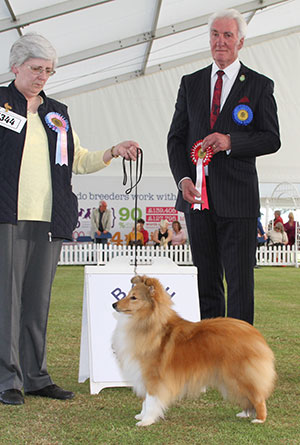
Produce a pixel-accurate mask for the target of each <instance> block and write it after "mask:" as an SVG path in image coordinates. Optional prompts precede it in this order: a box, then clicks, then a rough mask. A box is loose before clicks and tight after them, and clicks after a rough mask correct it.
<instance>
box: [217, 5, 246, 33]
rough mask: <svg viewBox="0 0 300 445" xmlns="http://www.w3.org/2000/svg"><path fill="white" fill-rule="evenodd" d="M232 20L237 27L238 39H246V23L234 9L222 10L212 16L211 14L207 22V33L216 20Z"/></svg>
mask: <svg viewBox="0 0 300 445" xmlns="http://www.w3.org/2000/svg"><path fill="white" fill-rule="evenodd" d="M223 18H227V19H234V20H235V21H236V23H237V25H238V33H239V39H242V38H243V37H246V34H247V26H248V25H247V22H246V20H245V19H244V17H243V16H242V14H241V13H240V12H239V11H237V10H236V9H223V10H221V11H217V12H215V13H214V14H212V15H211V16H210V18H209V20H208V29H209V32H210V31H211V27H212V24H213V22H214V21H215V20H216V19H223Z"/></svg>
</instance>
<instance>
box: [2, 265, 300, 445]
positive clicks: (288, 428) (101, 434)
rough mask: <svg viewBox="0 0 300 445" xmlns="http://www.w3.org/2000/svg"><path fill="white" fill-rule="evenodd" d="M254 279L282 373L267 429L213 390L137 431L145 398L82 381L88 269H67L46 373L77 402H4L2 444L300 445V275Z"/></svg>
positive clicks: (263, 273) (60, 279)
mask: <svg viewBox="0 0 300 445" xmlns="http://www.w3.org/2000/svg"><path fill="white" fill-rule="evenodd" d="M255 279H256V316H255V326H256V327H257V328H258V329H260V330H261V331H262V333H263V334H264V336H265V337H266V339H267V341H268V343H269V345H270V346H271V348H272V349H273V351H274V353H275V356H276V368H277V373H278V382H277V386H276V390H275V392H274V394H273V395H272V396H271V398H270V399H269V401H268V419H267V422H266V423H265V424H264V425H253V424H251V423H250V422H249V420H247V419H237V418H236V417H235V413H236V412H237V410H238V408H237V407H235V406H232V405H230V404H229V403H227V402H224V401H223V400H222V398H221V397H220V395H219V394H218V393H217V392H215V391H212V390H209V391H208V392H207V393H206V394H203V395H202V396H201V397H200V398H199V399H197V400H184V401H181V402H178V403H176V404H175V405H174V406H173V407H171V408H170V409H169V410H168V412H167V414H166V419H165V420H164V421H160V422H158V423H157V424H155V425H152V426H149V427H146V428H138V427H136V426H135V420H134V415H135V414H136V413H137V412H139V410H140V408H141V401H140V400H139V399H137V397H136V396H135V395H134V394H133V393H132V392H131V390H130V389H129V388H109V389H104V390H103V391H101V393H100V394H98V395H93V396H92V395H90V393H89V383H88V382H85V383H83V384H82V383H81V384H79V383H78V382H77V380H78V362H79V347H80V329H81V310H82V293H83V280H84V269H83V267H77V266H71V267H70V266H69V267H67V266H66V267H63V266H61V267H59V268H58V271H57V274H56V278H55V283H54V288H53V296H52V303H51V309H50V317H49V328H48V368H49V371H50V374H51V375H52V378H53V380H54V381H55V382H56V383H57V384H59V385H61V386H63V387H64V388H66V389H71V390H73V391H75V392H76V397H75V399H74V400H72V401H67V402H62V401H58V400H48V399H42V398H34V397H26V403H25V404H24V405H22V406H17V407H13V406H5V405H1V406H0V444H5V445H6V444H13V445H19V444H30V445H69V444H70V445H71V444H72V445H73V444H100V445H127V444H128V445H135V444H137V445H142V444H147V445H152V444H153V445H156V444H164V445H169V444H170V445H176V444H205V445H235V444H239V445H244V444H245V445H246V444H247V445H248V444H251V445H252V444H253V445H262V444H266V445H296V444H297V445H298V444H300V270H299V269H295V268H287V267H276V268H275V267H274V268H262V269H257V270H256V271H255Z"/></svg>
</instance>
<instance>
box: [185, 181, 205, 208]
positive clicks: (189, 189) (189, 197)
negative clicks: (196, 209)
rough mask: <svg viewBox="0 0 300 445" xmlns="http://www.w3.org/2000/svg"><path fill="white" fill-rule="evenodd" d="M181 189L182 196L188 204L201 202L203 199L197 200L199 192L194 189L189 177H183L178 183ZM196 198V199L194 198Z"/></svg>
mask: <svg viewBox="0 0 300 445" xmlns="http://www.w3.org/2000/svg"><path fill="white" fill-rule="evenodd" d="M180 185H181V189H182V196H183V199H185V200H186V201H187V202H189V203H190V204H202V203H203V201H201V200H199V198H200V197H201V195H200V193H199V192H198V190H197V189H196V187H195V186H194V184H193V181H192V180H191V179H188V178H186V179H183V180H182V181H181V183H180ZM196 198H198V199H196Z"/></svg>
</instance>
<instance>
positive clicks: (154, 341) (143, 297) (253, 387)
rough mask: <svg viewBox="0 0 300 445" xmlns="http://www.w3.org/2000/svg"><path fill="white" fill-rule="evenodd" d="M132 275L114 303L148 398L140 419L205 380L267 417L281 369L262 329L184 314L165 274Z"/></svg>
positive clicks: (117, 345)
mask: <svg viewBox="0 0 300 445" xmlns="http://www.w3.org/2000/svg"><path fill="white" fill-rule="evenodd" d="M131 282H132V283H133V284H134V286H133V288H132V289H131V290H130V292H129V293H128V295H127V296H126V297H125V298H123V299H122V300H119V301H118V302H116V303H114V304H113V307H114V309H116V310H117V311H118V312H120V313H122V314H120V315H121V316H120V318H119V320H118V324H117V327H116V330H115V332H114V336H113V348H114V350H115V352H116V354H117V357H118V360H119V362H120V365H121V368H122V370H123V373H124V376H125V377H126V380H128V382H130V383H132V385H133V388H134V391H135V392H136V394H137V395H138V396H141V397H143V399H144V401H143V407H142V411H141V413H140V414H138V415H136V416H135V417H136V419H138V420H139V422H138V423H137V425H141V426H146V425H151V424H152V423H154V422H155V421H156V420H158V419H159V418H160V417H163V414H164V411H165V410H166V409H167V408H168V406H169V405H170V404H171V403H172V402H173V401H175V400H176V399H178V398H181V397H183V396H185V395H187V396H197V395H198V394H199V393H200V392H201V391H203V389H204V388H206V387H214V388H216V389H218V390H219V391H220V392H221V394H222V395H223V397H224V398H226V399H229V400H231V401H233V402H236V403H237V404H239V405H240V406H241V407H242V409H243V411H242V412H241V413H239V414H237V416H238V417H251V416H252V415H253V416H254V417H255V418H254V420H252V422H254V423H263V422H264V421H265V420H266V417H267V409H266V399H267V398H268V397H269V396H270V394H271V392H272V390H273V388H274V383H275V380H276V372H275V368H274V355H273V352H272V351H271V349H270V348H269V346H268V345H267V343H266V341H265V340H264V338H263V337H262V335H261V334H260V333H259V332H258V330H257V329H255V328H254V327H253V326H251V325H250V324H248V323H246V322H244V321H240V320H236V319H233V318H215V319H209V320H203V321H200V322H197V323H194V322H190V321H187V320H184V319H183V318H181V317H179V315H178V314H177V313H176V312H175V311H174V310H173V309H172V308H171V305H172V302H171V298H170V296H169V295H168V294H167V292H166V291H165V290H164V288H163V286H162V285H161V283H160V282H159V280H157V279H155V278H149V277H147V276H142V277H140V276H136V277H134V278H132V280H131ZM255 414H256V416H255Z"/></svg>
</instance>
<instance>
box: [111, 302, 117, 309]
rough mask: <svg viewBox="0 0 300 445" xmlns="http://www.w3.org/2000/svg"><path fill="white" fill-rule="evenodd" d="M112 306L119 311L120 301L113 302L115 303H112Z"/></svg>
mask: <svg viewBox="0 0 300 445" xmlns="http://www.w3.org/2000/svg"><path fill="white" fill-rule="evenodd" d="M112 307H113V308H114V309H115V310H116V311H117V310H118V302H116V303H113V304H112Z"/></svg>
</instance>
